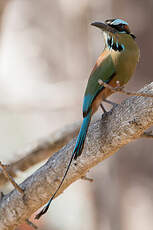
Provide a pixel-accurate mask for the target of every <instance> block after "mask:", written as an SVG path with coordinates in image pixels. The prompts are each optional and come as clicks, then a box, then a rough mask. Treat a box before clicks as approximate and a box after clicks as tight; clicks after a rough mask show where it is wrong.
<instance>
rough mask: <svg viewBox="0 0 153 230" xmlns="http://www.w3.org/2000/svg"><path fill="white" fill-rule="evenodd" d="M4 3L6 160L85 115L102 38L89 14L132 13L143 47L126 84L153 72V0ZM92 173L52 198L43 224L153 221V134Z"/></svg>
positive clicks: (2, 136)
mask: <svg viewBox="0 0 153 230" xmlns="http://www.w3.org/2000/svg"><path fill="white" fill-rule="evenodd" d="M0 7H1V9H5V11H4V14H2V13H3V10H1V11H0V16H1V36H0V127H1V128H0V145H1V151H0V159H1V160H2V161H3V162H5V163H7V164H8V163H9V162H11V161H13V160H14V159H18V157H19V156H18V154H17V151H18V150H20V152H21V150H22V148H24V147H26V145H27V144H28V143H32V142H34V141H35V140H38V139H39V138H41V137H45V136H47V135H48V134H49V133H51V132H53V131H56V130H57V129H60V128H61V127H64V126H65V125H66V124H71V123H73V122H75V121H78V120H81V119H82V112H81V106H82V100H83V93H84V89H85V85H86V81H87V78H88V76H89V74H90V72H91V70H92V67H93V65H94V64H95V62H96V59H97V57H98V56H99V55H100V53H101V51H102V49H103V46H104V42H103V38H102V35H101V33H100V31H99V30H98V29H96V28H93V27H91V26H90V23H91V22H92V21H96V20H100V21H104V20H105V19H109V18H120V17H121V18H123V19H125V20H127V21H128V22H129V25H130V28H131V30H132V32H133V33H134V34H136V35H137V42H138V44H139V46H140V49H141V59H140V63H139V65H138V67H137V71H136V74H135V76H134V77H133V79H132V80H131V81H130V82H129V84H128V86H127V88H128V89H129V90H131V91H133V90H137V89H139V88H141V87H143V86H144V85H145V84H147V83H149V82H151V81H152V79H153V77H152V65H153V45H152V42H153V29H152V28H153V1H152V0H128V1H127V0H114V1H113V0H103V1H102V0H94V1H92V0H73V1H72V0H58V1H52V0H9V1H7V0H0ZM3 7H4V8H3ZM1 12H2V13H1ZM122 98H123V97H122ZM122 98H121V96H119V95H115V96H113V99H114V100H115V101H120V100H121V99H122ZM99 113H100V112H99ZM24 176H27V174H26V175H22V174H21V173H20V178H21V179H22V180H23V177H24ZM89 176H91V177H92V178H94V182H93V183H89V182H86V181H78V182H76V183H75V184H73V185H72V186H70V187H69V188H68V189H67V190H66V191H65V192H64V194H63V195H61V196H60V197H59V198H57V199H56V200H55V201H54V204H53V206H52V207H51V208H50V210H49V213H48V215H46V216H45V217H44V219H43V222H42V223H41V226H40V229H41V230H51V229H53V230H65V229H67V230H69V229H73V230H75V229H76V230H87V229H88V230H93V229H95V230H123V229H124V230H136V229H139V230H152V229H153V218H152V217H153V192H152V191H153V143H152V140H144V139H140V140H138V141H135V142H133V143H131V144H130V145H128V146H126V147H124V148H123V149H121V150H120V151H119V152H118V153H117V154H116V155H114V156H113V157H111V158H109V159H107V160H106V161H104V162H103V163H101V164H100V165H99V166H97V167H95V168H94V169H93V170H91V171H90V173H89ZM18 229H20V230H21V229H26V228H25V227H24V226H22V228H21V227H19V228H18ZM27 229H28V228H27Z"/></svg>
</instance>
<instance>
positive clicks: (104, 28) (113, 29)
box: [91, 22, 117, 33]
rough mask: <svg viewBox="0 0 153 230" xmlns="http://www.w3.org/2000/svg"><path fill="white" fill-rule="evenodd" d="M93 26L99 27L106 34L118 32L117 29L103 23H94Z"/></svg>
mask: <svg viewBox="0 0 153 230" xmlns="http://www.w3.org/2000/svg"><path fill="white" fill-rule="evenodd" d="M91 25H92V26H96V27H98V28H100V29H101V30H103V31H106V32H111V33H116V32H117V30H116V29H115V28H113V27H111V26H110V25H108V24H105V23H102V22H92V23H91Z"/></svg>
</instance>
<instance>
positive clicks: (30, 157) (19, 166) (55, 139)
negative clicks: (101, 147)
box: [0, 122, 80, 187]
mask: <svg viewBox="0 0 153 230" xmlns="http://www.w3.org/2000/svg"><path fill="white" fill-rule="evenodd" d="M79 127H80V123H79V122H77V123H76V124H73V125H69V126H66V127H64V128H63V129H61V130H58V131H56V133H53V134H51V135H50V136H49V137H47V138H46V139H43V140H41V141H39V143H35V144H33V145H32V146H30V147H29V148H28V149H26V150H24V151H22V154H17V155H19V156H22V158H21V159H19V160H17V161H15V162H12V163H11V164H9V165H8V166H7V167H6V169H7V172H8V174H9V175H10V176H12V177H16V176H17V173H18V172H19V171H22V172H23V171H25V170H27V169H29V168H30V167H32V166H33V165H35V164H38V163H40V162H41V161H43V160H45V159H47V158H48V157H50V156H52V154H53V153H55V152H56V151H58V150H59V149H60V148H62V147H63V146H64V145H66V144H67V143H68V141H70V140H71V139H72V138H73V137H75V136H76V135H77V133H78V131H79ZM6 182H8V178H7V177H5V176H4V174H3V171H2V170H1V169H0V187H1V186H3V185H4V184H5V183H6Z"/></svg>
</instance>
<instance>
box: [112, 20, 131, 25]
mask: <svg viewBox="0 0 153 230" xmlns="http://www.w3.org/2000/svg"><path fill="white" fill-rule="evenodd" d="M111 24H112V25H119V24H124V25H128V23H127V22H125V21H124V20H122V19H115V20H114V21H113V22H112V23H111Z"/></svg>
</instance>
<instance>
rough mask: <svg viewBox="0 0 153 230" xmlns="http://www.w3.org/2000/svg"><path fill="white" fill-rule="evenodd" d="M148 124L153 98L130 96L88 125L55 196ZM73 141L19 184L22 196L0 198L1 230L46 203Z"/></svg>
mask: <svg viewBox="0 0 153 230" xmlns="http://www.w3.org/2000/svg"><path fill="white" fill-rule="evenodd" d="M141 92H143V93H150V94H153V83H151V84H150V85H148V86H146V87H144V89H142V90H141ZM152 125H153V99H152V98H146V97H130V98H128V99H126V100H125V101H123V102H122V103H121V104H120V105H117V106H116V107H115V108H113V109H112V110H111V111H110V112H109V113H108V114H105V115H104V116H103V117H102V119H100V120H97V121H96V122H94V123H92V124H91V125H90V127H89V131H88V135H87V139H86V144H85V146H84V150H83V153H82V155H81V157H79V158H78V159H77V161H73V163H72V166H71V168H70V171H69V173H68V175H67V177H66V180H65V182H64V184H63V186H62V188H61V190H60V192H59V193H58V195H59V194H60V193H62V192H63V191H64V190H65V189H66V188H67V187H68V186H69V185H70V184H71V183H73V182H74V181H76V180H77V179H79V178H81V177H82V176H83V175H85V174H86V173H87V172H88V171H89V170H90V169H91V168H92V167H94V166H95V165H96V164H98V163H100V162H101V161H103V160H104V159H105V158H108V157H109V156H111V155H112V154H114V153H115V152H117V151H118V150H119V149H120V148H121V147H123V146H124V145H126V144H128V143H130V142H131V141H133V140H135V139H137V138H139V137H140V136H141V135H142V134H143V132H144V131H145V130H146V129H147V128H149V127H151V126H152ZM75 140H76V139H75V138H74V139H73V140H72V141H71V142H70V143H68V144H67V145H66V146H64V147H63V148H62V149H61V150H59V151H58V152H56V153H55V154H54V155H53V156H52V157H51V158H49V160H48V161H47V163H45V164H44V165H43V166H42V167H41V168H39V169H38V170H37V171H36V172H35V173H33V174H32V175H31V176H30V177H28V178H27V179H26V180H25V181H24V182H23V183H22V184H21V185H20V186H21V188H22V189H24V196H22V194H20V193H19V192H18V191H16V190H13V191H12V192H10V193H9V194H7V195H5V196H4V197H3V198H2V199H1V201H0V229H1V230H10V229H14V228H15V227H16V226H17V225H19V224H20V223H22V222H23V221H24V220H25V219H26V218H28V217H30V216H31V214H32V213H33V212H35V211H36V210H38V209H39V208H40V207H41V206H42V205H43V204H45V203H46V202H47V201H48V199H49V198H50V196H51V194H52V193H53V192H54V191H55V190H56V188H57V186H58V185H59V183H60V181H61V178H62V176H63V174H64V172H65V169H66V166H67V164H68V162H69V159H70V156H71V154H72V151H73V148H74V145H75ZM54 202H55V201H54Z"/></svg>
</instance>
